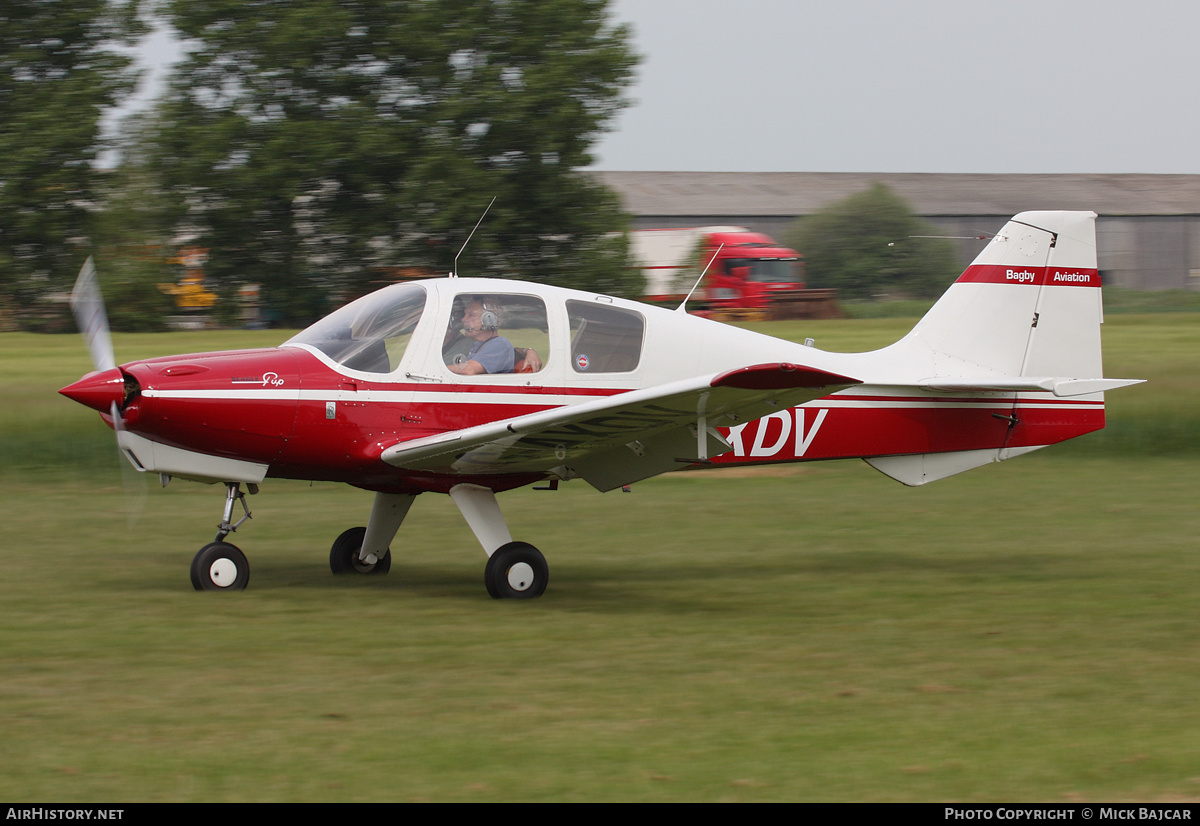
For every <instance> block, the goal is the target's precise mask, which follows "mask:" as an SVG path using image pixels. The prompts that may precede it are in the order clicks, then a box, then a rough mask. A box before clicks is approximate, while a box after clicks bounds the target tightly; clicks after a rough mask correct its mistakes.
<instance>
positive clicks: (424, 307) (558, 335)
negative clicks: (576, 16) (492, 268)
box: [63, 278, 1104, 492]
mask: <svg viewBox="0 0 1200 826" xmlns="http://www.w3.org/2000/svg"><path fill="white" fill-rule="evenodd" d="M478 296H487V297H488V299H489V301H490V302H491V304H493V305H495V306H497V307H499V308H501V309H500V313H499V315H500V316H501V317H500V318H499V319H497V325H498V328H499V329H498V332H499V335H500V336H502V337H504V338H505V339H506V340H507V341H508V342H509V343H510V344H511V346H512V347H514V348H515V349H516V350H517V352H518V354H520V353H521V352H522V351H523V350H525V349H533V350H534V351H535V352H536V353H537V355H538V356H540V362H541V364H540V369H538V370H536V371H535V372H524V373H506V374H492V375H479V376H463V375H457V374H455V373H453V372H452V371H451V370H450V369H449V367H448V364H452V363H453V360H454V359H455V358H458V357H460V355H461V353H462V352H463V350H464V349H465V348H466V346H467V344H469V342H465V341H464V337H463V336H462V334H461V318H462V313H463V308H464V306H465V305H466V304H467V303H469V302H470V301H471V300H472V299H474V298H476V297H478ZM765 361H772V362H790V363H793V364H797V365H801V366H804V367H810V368H814V369H819V370H824V371H828V372H831V373H837V374H841V375H846V376H853V377H854V378H856V379H857V380H859V381H861V382H862V384H860V385H857V386H855V387H853V388H850V389H848V390H844V391H841V392H839V393H834V394H832V395H829V396H826V397H824V398H821V399H818V400H816V401H813V402H809V403H807V404H805V405H802V406H800V407H797V408H783V409H781V410H779V411H778V412H776V413H773V414H771V415H769V416H766V417H764V418H762V419H759V420H758V421H755V422H736V421H725V422H714V423H713V424H715V425H717V426H718V428H719V430H720V433H721V434H722V435H723V436H724V438H725V439H726V440H727V441H728V442H729V444H730V450H729V451H728V452H726V453H724V454H722V455H720V456H717V457H715V459H714V463H715V464H718V465H722V464H750V463H763V462H780V461H808V460H815V459H834V458H848V457H870V456H887V455H902V454H923V453H936V452H945V451H964V450H979V449H995V448H1000V447H1019V446H1021V445H1044V444H1050V443H1053V442H1056V441H1061V440H1062V439H1066V438H1071V437H1072V436H1077V435H1080V433H1083V432H1088V431H1089V430H1096V429H1099V428H1101V427H1103V423H1104V414H1103V402H1102V400H1100V401H1095V400H1064V399H1054V398H1052V397H1050V396H1049V394H1033V395H1030V394H1016V393H1002V392H996V393H987V392H971V393H946V392H931V391H925V390H922V389H921V388H920V386H919V385H920V381H921V380H922V378H923V377H925V376H928V375H930V373H929V369H930V368H929V366H928V365H926V364H920V363H916V362H918V361H919V359H913V358H912V357H911V353H910V351H907V350H900V351H897V350H893V349H890V348H889V349H885V350H882V351H876V352H875V353H862V354H840V353H829V352H825V351H822V350H819V349H817V348H815V347H807V346H804V345H799V344H795V343H793V342H788V341H783V340H780V339H775V338H772V337H770V336H764V335H761V334H756V333H752V332H749V331H746V330H742V329H739V328H735V327H730V326H727V325H724V324H719V323H716V322H712V321H709V320H706V319H702V318H697V317H694V316H689V315H687V314H685V313H680V312H672V311H668V310H663V309H660V308H655V307H651V306H648V305H644V304H640V303H637V302H631V301H624V300H621V299H617V298H612V297H608V296H600V295H595V294H590V293H581V292H576V291H569V290H563V289H559V288H554V287H549V286H545V285H537V284H528V283H523V282H512V281H501V280H494V279H465V278H463V279H439V280H431V281H422V282H412V283H409V284H400V285H394V286H392V287H388V288H385V289H384V290H381V291H379V292H377V293H373V294H372V295H371V296H367V297H366V298H364V299H360V300H359V301H358V302H354V303H353V304H350V305H347V307H344V308H342V310H339V311H337V312H335V313H334V314H332V315H331V316H329V317H327V318H326V319H323V320H322V321H321V322H318V323H317V324H315V325H313V327H310V328H309V329H308V330H305V331H304V332H302V333H300V334H299V335H297V336H295V337H294V338H292V339H290V340H289V341H288V342H285V343H284V344H283V345H281V346H280V347H277V348H271V349H262V350H245V351H231V352H220V353H200V354H191V355H183V356H170V357H164V358H155V359H147V360H142V361H135V362H130V363H127V364H124V365H121V366H120V367H119V368H117V371H119V372H114V371H109V372H108V373H107V374H99V373H98V374H92V375H91V376H89V377H85V379H83V380H81V381H80V382H77V383H76V384H75V385H72V386H71V387H68V388H65V389H64V391H63V392H64V394H66V395H68V396H71V397H72V398H76V399H77V400H79V401H81V402H82V403H85V404H88V405H89V406H92V407H94V408H96V409H97V410H100V411H101V412H102V413H105V414H107V412H108V411H109V409H110V407H111V405H112V404H113V403H116V404H117V407H118V408H119V410H120V417H121V420H122V421H121V424H122V426H123V428H124V429H125V430H126V431H128V433H129V434H133V436H130V437H128V441H129V442H130V444H134V443H135V442H136V443H137V444H141V442H137V439H141V440H146V441H147V442H150V443H153V444H154V445H161V446H165V447H166V448H170V449H173V452H171V453H170V455H171V456H172V457H173V458H172V459H171V460H170V461H168V460H167V459H165V458H163V459H161V460H159V459H147V458H145V457H144V456H143V457H142V458H141V459H140V460H139V461H140V464H142V465H143V466H145V469H147V470H158V471H159V472H174V473H175V474H177V475H182V476H191V477H192V478H200V479H206V480H220V481H227V479H220V478H219V477H220V476H221V475H222V474H223V475H225V476H229V477H231V478H234V479H238V478H244V479H245V480H246V481H253V480H254V479H253V477H254V476H255V475H256V474H261V475H263V476H272V477H281V478H297V479H313V480H331V481H340V482H348V483H350V484H354V485H358V486H360V487H364V488H369V489H373V490H388V491H395V492H399V491H403V492H419V491H422V490H438V491H445V490H448V489H449V487H451V486H453V485H454V484H457V483H458V482H460V481H462V480H461V479H460V478H457V477H454V478H447V477H444V476H439V475H436V474H422V473H417V472H412V471H405V470H402V469H400V468H396V467H392V466H390V465H388V464H386V463H384V462H382V461H380V455H381V453H382V452H383V451H384V450H386V449H387V448H389V447H392V446H394V445H396V444H399V443H401V442H404V441H408V440H412V439H420V438H423V437H428V436H431V435H434V434H439V433H445V432H448V431H456V430H462V429H465V428H469V427H473V426H476V425H481V424H486V423H489V422H495V421H502V420H507V419H511V418H515V417H519V416H522V415H525V414H529V413H535V412H538V411H542V410H547V409H550V408H557V407H561V406H564V405H572V404H578V403H581V402H586V401H589V400H593V399H597V398H602V397H607V396H613V395H617V394H621V393H625V392H628V391H631V390H636V389H638V388H644V387H652V386H656V385H661V384H666V383H668V382H672V381H677V380H681V379H687V378H691V377H695V376H700V375H707V374H714V373H719V372H722V371H725V370H732V369H737V368H739V367H744V366H746V365H749V364H755V363H761V362H765ZM1018 404H1019V405H1021V410H1022V413H1021V416H1020V418H1019V422H1016V421H1015V417H1014V416H1013V410H1014V407H1015V406H1016V405H1018ZM106 417H107V418H110V419H111V417H110V416H106ZM159 453H160V454H162V456H164V457H165V456H166V455H167V453H168V452H167V451H163V450H160V451H159ZM190 454H196V455H199V456H205V457H218V458H219V459H221V460H228V461H229V462H230V463H246V464H248V465H249V466H252V467H253V468H255V470H252V471H246V473H247V474H249V475H246V476H244V477H242V476H238V475H237V474H238V473H241V472H242V471H241V470H239V469H238V468H240V467H241V466H240V465H233V464H229V465H226V464H222V463H221V462H218V463H217V464H216V465H215V467H210V466H207V465H206V466H204V467H203V468H199V465H197V468H199V469H194V470H189V468H190V465H188V461H189V460H188V458H187V457H188V456H189V455H190ZM171 462H174V464H171ZM159 464H162V467H159V466H157V465H159ZM164 468H166V470H164ZM227 468H233V469H232V470H229V469H227ZM538 478H541V477H538V476H530V475H529V474H519V475H514V476H510V477H487V478H476V479H474V480H473V481H475V482H477V483H479V484H483V485H485V486H487V487H490V488H492V489H493V490H503V489H507V488H511V487H518V486H521V485H525V484H528V483H530V482H533V481H536V480H537V479H538Z"/></svg>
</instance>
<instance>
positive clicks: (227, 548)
mask: <svg viewBox="0 0 1200 826" xmlns="http://www.w3.org/2000/svg"><path fill="white" fill-rule="evenodd" d="M248 582H250V563H249V562H248V561H247V560H246V555H245V554H244V553H242V552H241V551H240V550H239V549H238V547H237V546H236V545H230V544H229V543H228V542H209V543H208V544H207V545H205V546H204V547H203V548H201V549H200V550H199V552H197V553H196V556H195V557H194V558H193V559H192V587H193V588H195V589H196V590H197V591H244V590H245V589H246V584H247V583H248Z"/></svg>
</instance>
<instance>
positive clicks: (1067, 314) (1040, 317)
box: [867, 212, 1136, 485]
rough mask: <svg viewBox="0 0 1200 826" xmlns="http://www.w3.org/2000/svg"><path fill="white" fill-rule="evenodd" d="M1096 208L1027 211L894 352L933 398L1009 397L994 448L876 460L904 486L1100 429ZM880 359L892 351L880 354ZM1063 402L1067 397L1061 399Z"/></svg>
mask: <svg viewBox="0 0 1200 826" xmlns="http://www.w3.org/2000/svg"><path fill="white" fill-rule="evenodd" d="M1096 264H1097V262H1096V214H1095V213H1094V212H1023V213H1021V214H1020V215H1017V216H1016V217H1015V218H1013V219H1012V220H1010V221H1009V222H1008V223H1007V224H1005V225H1004V228H1003V229H1002V230H1001V231H1000V232H999V234H997V235H996V237H995V238H993V239H992V241H991V243H989V244H988V245H987V247H985V248H984V250H983V252H981V253H980V254H979V256H978V257H977V258H976V259H975V261H974V262H973V263H972V264H971V266H969V267H968V268H967V269H966V271H965V272H964V273H963V274H962V275H961V276H960V277H959V278H958V280H957V281H956V282H955V283H954V284H953V285H951V287H950V289H949V290H947V292H946V293H945V295H943V296H942V298H941V299H940V300H939V301H938V302H937V304H935V305H934V306H933V308H932V309H931V310H930V311H929V312H928V313H927V314H926V315H925V317H924V318H922V319H921V321H920V322H919V323H918V324H917V326H916V327H914V328H913V330H912V332H911V333H909V334H908V335H907V336H906V337H905V338H903V339H901V340H900V341H899V342H897V343H896V344H895V345H893V347H892V348H888V351H890V353H891V355H892V356H893V357H895V358H897V360H898V361H902V362H904V363H905V364H906V365H907V366H908V368H909V370H910V375H911V374H912V372H911V371H916V372H920V373H923V374H924V377H922V378H919V379H914V383H915V384H916V385H917V386H918V387H919V388H920V389H921V390H924V391H934V392H935V394H938V395H941V394H942V393H947V394H948V393H957V394H976V395H978V394H980V393H995V392H1005V393H1013V394H1017V395H1013V396H1008V397H1007V398H1009V399H1011V403H1012V407H1011V409H1010V411H1009V413H1008V415H1006V416H1005V415H1000V414H993V415H995V417H996V418H997V419H1002V420H1006V421H1007V422H1008V426H1007V428H1006V429H1005V430H1004V432H1003V433H1002V434H997V435H998V436H999V440H998V441H991V440H992V439H994V438H996V437H995V436H989V437H986V438H984V437H982V433H983V429H981V430H980V433H981V442H983V443H981V444H980V445H979V448H980V449H976V450H967V451H953V452H948V453H926V454H909V455H893V456H882V457H871V458H868V459H867V462H869V463H870V464H871V465H872V466H873V467H875V468H876V469H878V470H881V471H883V472H884V473H886V474H887V475H889V476H891V477H893V478H895V479H898V480H899V481H901V482H904V483H905V484H909V485H915V484H924V483H925V482H929V481H933V480H934V479H940V478H944V477H945V476H950V475H953V474H955V473H960V472H962V471H963V470H968V469H969V468H971V467H976V466H978V465H982V464H985V463H987V462H991V461H1002V460H1004V459H1007V458H1009V457H1011V456H1015V455H1018V454H1020V453H1025V452H1028V451H1030V450H1036V449H1037V448H1039V447H1045V446H1046V445H1049V444H1053V443H1055V442H1059V441H1063V440H1064V439H1070V438H1073V437H1075V436H1080V435H1082V434H1084V433H1087V432H1090V431H1093V430H1098V429H1099V428H1102V427H1104V391H1105V390H1112V389H1115V388H1117V387H1124V386H1126V385H1129V384H1135V383H1136V382H1134V381H1128V380H1123V379H1104V378H1102V377H1103V375H1104V372H1103V367H1102V364H1101V350H1100V324H1101V323H1102V322H1103V305H1102V303H1101V297H1100V274H1099V270H1098V269H1097V266H1096ZM884 352H887V351H884ZM1064 397H1068V398H1066V399H1064Z"/></svg>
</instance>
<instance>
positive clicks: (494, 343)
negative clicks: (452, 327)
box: [446, 298, 542, 376]
mask: <svg viewBox="0 0 1200 826" xmlns="http://www.w3.org/2000/svg"><path fill="white" fill-rule="evenodd" d="M499 329H500V317H499V314H498V313H497V312H496V309H495V308H494V307H492V306H491V305H489V304H488V303H487V301H486V300H485V299H482V298H473V299H471V301H470V303H468V304H467V308H466V310H464V311H463V317H462V334H463V335H464V336H466V337H467V338H469V339H471V340H472V341H474V342H475V343H474V344H473V345H472V346H471V350H470V351H469V352H468V353H467V354H466V356H465V357H462V361H459V362H457V363H455V364H448V365H446V367H447V368H449V370H450V372H452V373H458V374H459V375H462V376H478V375H482V374H484V373H511V372H513V367H514V365H515V363H516V360H517V358H518V357H519V358H521V359H523V360H524V362H525V364H526V365H527V366H528V368H529V369H530V371H531V372H536V371H538V370H540V369H542V361H541V359H540V358H539V357H538V354H537V352H535V351H534V350H533V348H532V347H530V348H527V349H525V350H523V351H515V350H514V348H513V346H512V342H510V341H509V340H508V339H506V338H505V337H504V336H502V335H500V333H499V332H498V330H499Z"/></svg>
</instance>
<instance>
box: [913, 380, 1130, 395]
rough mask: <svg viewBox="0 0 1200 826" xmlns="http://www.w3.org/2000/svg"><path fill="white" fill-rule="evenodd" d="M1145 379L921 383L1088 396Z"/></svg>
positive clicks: (957, 389)
mask: <svg viewBox="0 0 1200 826" xmlns="http://www.w3.org/2000/svg"><path fill="white" fill-rule="evenodd" d="M1143 381H1145V379H1064V378H1054V377H1052V376H1050V377H1039V376H1011V377H1009V376H1002V377H996V378H987V379H970V378H962V377H955V378H941V379H924V380H922V381H921V382H919V383H918V386H919V387H920V388H921V389H922V390H939V391H942V392H945V393H1036V392H1039V391H1041V392H1045V393H1053V394H1054V395H1055V396H1058V397H1060V398H1061V397H1066V396H1084V395H1087V394H1089V393H1104V392H1106V391H1109V390H1116V389H1118V388H1121V387H1129V386H1130V385H1133V384H1141V383H1142V382H1143Z"/></svg>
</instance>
